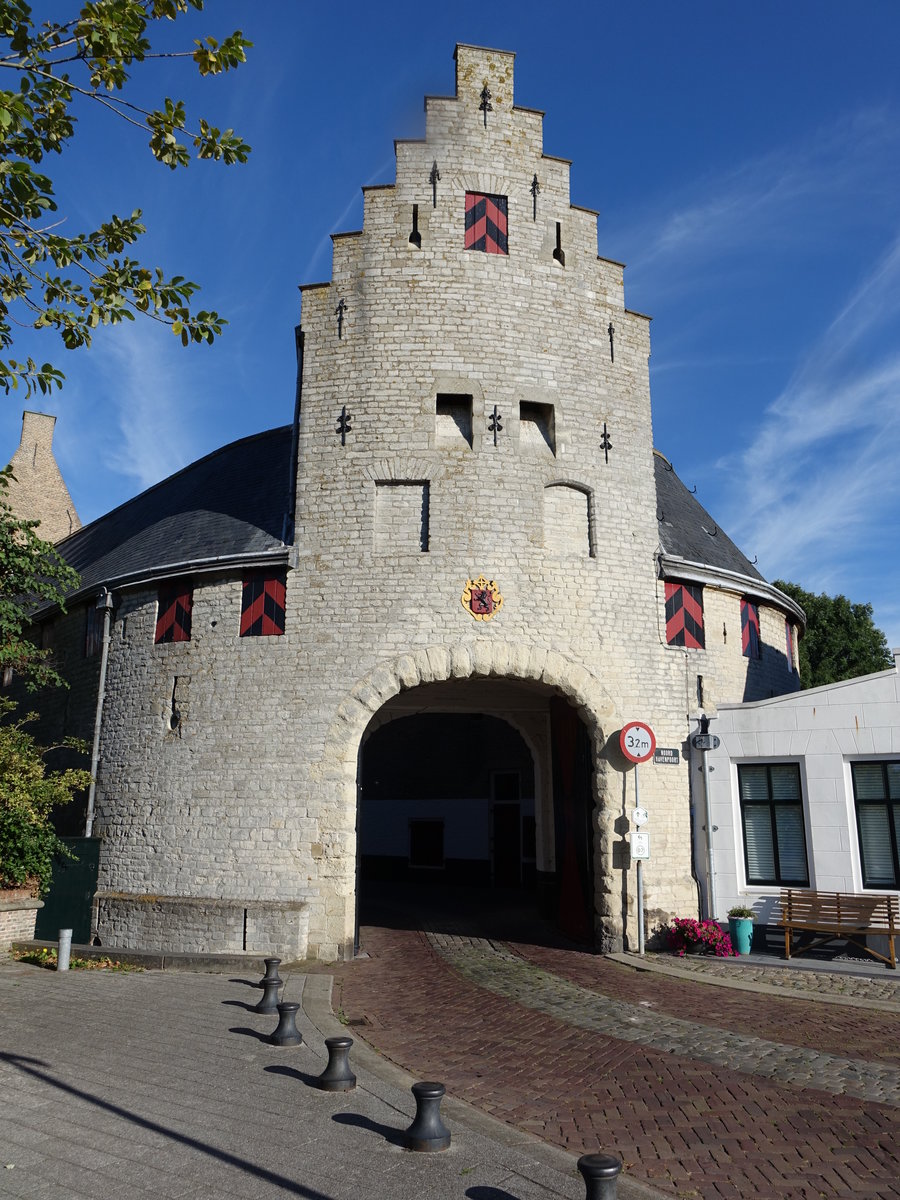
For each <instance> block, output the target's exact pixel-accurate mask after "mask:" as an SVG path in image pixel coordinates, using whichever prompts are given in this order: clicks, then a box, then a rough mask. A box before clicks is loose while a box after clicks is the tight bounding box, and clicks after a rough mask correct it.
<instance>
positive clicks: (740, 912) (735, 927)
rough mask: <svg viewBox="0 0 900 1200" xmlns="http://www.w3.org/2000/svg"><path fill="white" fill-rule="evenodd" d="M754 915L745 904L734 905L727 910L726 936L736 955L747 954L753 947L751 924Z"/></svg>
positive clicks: (754, 918)
mask: <svg viewBox="0 0 900 1200" xmlns="http://www.w3.org/2000/svg"><path fill="white" fill-rule="evenodd" d="M755 920H756V913H755V912H754V911H753V909H752V908H748V907H747V905H746V904H735V906H734V908H729V910H728V936H729V937H730V938H731V944H732V946H733V947H734V949H735V951H736V952H737V953H738V954H749V953H750V947H751V946H752V945H753V922H754V921H755Z"/></svg>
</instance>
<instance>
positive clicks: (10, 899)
mask: <svg viewBox="0 0 900 1200" xmlns="http://www.w3.org/2000/svg"><path fill="white" fill-rule="evenodd" d="M43 907H44V902H43V900H35V898H34V897H33V896H32V895H31V894H30V892H28V891H27V889H25V888H22V889H21V890H19V889H16V890H13V891H5V892H0V954H3V953H5V952H6V951H7V950H9V948H10V946H11V945H12V944H13V942H25V941H29V940H30V939H31V938H33V937H34V922H35V919H36V917H37V912H38V909H39V908H43Z"/></svg>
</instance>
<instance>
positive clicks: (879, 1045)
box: [514, 942, 900, 1066]
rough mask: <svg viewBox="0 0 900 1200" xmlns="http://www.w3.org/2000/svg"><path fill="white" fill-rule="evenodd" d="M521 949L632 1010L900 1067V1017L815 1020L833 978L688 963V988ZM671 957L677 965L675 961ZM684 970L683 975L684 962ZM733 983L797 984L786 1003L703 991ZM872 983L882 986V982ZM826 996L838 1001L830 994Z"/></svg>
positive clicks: (823, 1015) (582, 959)
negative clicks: (824, 982) (718, 982)
mask: <svg viewBox="0 0 900 1200" xmlns="http://www.w3.org/2000/svg"><path fill="white" fill-rule="evenodd" d="M514 949H515V951H516V953H518V954H520V955H521V956H522V957H524V958H526V959H527V960H528V961H529V962H532V963H534V964H535V965H537V966H541V967H544V968H545V969H546V970H548V971H551V972H552V973H553V974H556V975H560V976H562V977H563V978H565V979H568V980H570V981H571V982H573V983H578V984H580V985H581V986H582V987H587V988H591V989H593V990H597V991H600V992H602V993H604V994H605V995H609V996H616V997H618V998H619V999H621V1000H625V1001H628V1002H630V1003H638V1004H646V1005H648V1006H650V1007H652V1008H653V1009H654V1010H657V1011H661V1012H666V1013H670V1014H671V1015H672V1016H679V1017H684V1018H686V1019H688V1020H696V1019H701V1018H702V1020H703V1022H704V1024H707V1025H713V1026H716V1027H718V1028H720V1029H735V1030H746V1029H752V1030H753V1031H754V1033H756V1034H758V1035H759V1036H760V1037H764V1038H767V1039H770V1040H772V1041H779V1042H788V1043H794V1044H796V1045H801V1046H813V1047H814V1048H816V1049H821V1050H825V1051H828V1052H830V1053H833V1054H846V1053H847V1048H848V1047H850V1046H852V1047H853V1049H854V1053H855V1054H858V1055H859V1056H860V1057H863V1058H865V1059H867V1060H869V1061H873V1062H881V1061H885V1062H894V1063H896V1064H897V1065H898V1066H900V1011H898V1012H897V1013H896V1014H894V1013H882V1014H881V1016H880V1018H879V1020H878V1021H877V1022H874V1021H873V1020H872V1014H871V1012H870V1011H869V1010H866V1009H859V1008H844V1007H839V1006H837V1005H828V1006H827V1007H826V1006H824V1005H822V1006H818V1007H817V1008H816V1010H815V1020H810V1015H809V1006H808V1003H809V998H810V995H811V994H815V993H816V992H817V991H818V990H820V989H818V988H817V987H816V983H817V981H820V980H821V979H822V978H823V976H827V973H825V972H820V971H814V972H813V971H802V972H801V971H789V970H786V969H784V968H778V967H777V968H769V969H766V968H745V967H738V966H737V965H731V964H729V963H727V962H717V961H716V960H714V959H713V960H709V961H707V960H705V959H701V960H700V963H701V964H703V965H696V963H695V962H694V960H688V959H685V960H684V962H688V961H690V963H691V966H690V967H689V968H687V970H690V971H691V973H692V974H693V975H694V979H691V978H690V977H688V978H685V979H684V980H681V979H672V978H670V977H668V976H662V975H656V974H652V973H651V972H643V971H635V970H632V969H629V968H628V967H625V966H622V965H621V964H619V963H616V962H610V961H609V960H608V959H606V958H603V957H601V956H599V955H595V954H587V953H583V952H578V951H574V952H573V951H571V950H562V949H558V948H556V947H548V946H537V945H532V944H530V943H527V942H522V943H518V942H517V943H516V944H515V946H514ZM667 957H668V959H669V961H671V956H667ZM678 969H679V970H682V969H683V963H682V962H679V966H678ZM729 976H730V977H737V978H738V979H739V980H740V981H741V982H753V981H756V980H758V981H759V982H765V983H766V984H768V983H769V981H770V978H772V977H774V978H778V979H782V978H783V977H784V976H791V977H792V978H791V979H790V980H788V979H785V980H784V982H783V983H782V984H781V985H780V986H781V987H782V990H783V991H784V992H785V996H784V998H783V999H782V997H780V996H777V997H776V996H767V997H766V1000H765V1003H761V1002H760V996H759V995H757V994H754V993H751V992H744V991H734V990H731V989H727V988H724V987H697V982H701V981H703V980H704V979H708V978H709V977H714V978H719V979H723V978H728V977H729ZM751 976H752V977H751ZM870 982H871V983H873V984H879V983H880V982H881V981H878V980H871V981H870ZM861 987H862V991H861V993H860V994H859V995H858V996H857V997H856V998H858V999H864V998H865V995H866V991H865V988H866V983H865V979H864V980H863V984H862V985H861ZM821 990H824V991H825V994H832V993H830V992H829V991H828V989H827V987H825V988H823V989H821ZM888 995H891V996H894V997H896V998H898V999H900V986H898V985H896V984H893V983H885V984H883V985H882V991H881V992H880V993H879V994H878V995H877V996H875V995H874V994H873V998H878V999H883V998H884V997H885V996H888Z"/></svg>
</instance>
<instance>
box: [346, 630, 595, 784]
mask: <svg viewBox="0 0 900 1200" xmlns="http://www.w3.org/2000/svg"><path fill="white" fill-rule="evenodd" d="M487 678H502V679H519V680H522V681H523V682H528V681H535V682H538V683H543V684H545V685H547V686H548V687H552V688H555V689H556V690H557V691H558V692H560V693H561V694H562V695H564V696H565V697H566V699H567V700H569V701H570V702H571V703H572V704H574V705H575V707H576V708H577V709H578V712H579V715H580V716H581V717H582V719H583V720H584V722H585V724H586V725H587V727H588V729H589V730H590V732H591V734H592V736H593V738H594V741H595V744H596V745H597V747H598V749H601V748H602V746H603V743H604V741H605V737H606V735H608V733H609V729H610V721H611V720H612V719H613V717H614V706H613V704H612V702H611V700H610V698H609V696H608V694H607V692H606V690H605V688H604V687H603V686H602V684H601V683H600V681H599V680H598V679H597V678H596V677H595V676H593V675H592V674H591V673H590V672H589V671H588V670H586V668H585V667H583V666H582V665H581V664H580V663H577V662H574V661H572V660H571V659H569V658H567V657H566V656H565V655H563V654H560V653H559V652H558V651H555V650H546V649H540V648H538V647H534V646H529V645H528V644H526V643H517V642H505V641H492V640H488V639H487V638H485V639H479V640H478V641H476V642H464V643H457V644H455V645H452V646H427V647H424V648H420V649H417V650H412V651H409V652H407V653H405V654H401V655H399V656H398V657H397V658H395V659H391V660H388V661H385V662H382V663H379V664H378V666H377V667H375V668H373V670H372V671H370V672H369V674H368V675H366V676H364V677H363V678H362V679H360V680H358V681H357V683H356V684H354V686H353V688H352V689H351V690H350V692H349V693H348V694H347V695H346V696H345V697H344V699H343V700H342V701H341V703H340V705H339V706H338V710H337V713H336V715H335V718H334V719H333V721H332V722H331V725H330V727H329V729H328V732H327V734H326V737H325V764H328V766H330V767H331V769H332V771H333V772H334V773H335V774H339V775H345V776H347V777H350V776H352V777H353V778H355V772H356V756H357V751H358V747H359V744H360V741H361V739H362V736H363V734H364V733H365V730H366V726H367V725H368V724H369V722H370V721H371V719H372V717H373V716H374V715H375V714H376V713H377V712H378V710H379V709H380V708H381V707H382V706H383V705H384V704H386V703H387V701H388V700H390V699H392V698H393V697H394V696H396V695H398V694H399V693H400V692H404V691H409V690H410V689H412V688H415V687H418V686H419V685H420V684H423V683H440V682H443V681H444V680H447V679H487ZM323 765H324V764H323ZM326 773H328V774H331V772H330V771H328V769H327V767H326Z"/></svg>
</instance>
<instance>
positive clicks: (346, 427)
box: [334, 404, 353, 446]
mask: <svg viewBox="0 0 900 1200" xmlns="http://www.w3.org/2000/svg"><path fill="white" fill-rule="evenodd" d="M352 419H353V418H352V417H351V416H350V413H348V412H347V405H346V404H345V405H344V407H343V408H342V409H341V415H340V416H339V417H338V419H337V427H336V429H335V431H334V432H335V433H339V434H340V435H341V445H342V446H346V445H347V434H348V433H352V432H353V426H352V425H351V424H350V422H351V420H352Z"/></svg>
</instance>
